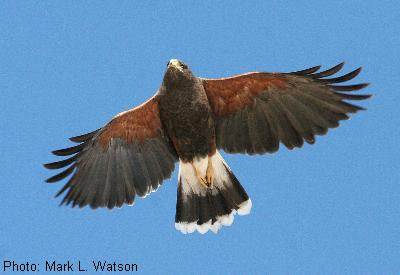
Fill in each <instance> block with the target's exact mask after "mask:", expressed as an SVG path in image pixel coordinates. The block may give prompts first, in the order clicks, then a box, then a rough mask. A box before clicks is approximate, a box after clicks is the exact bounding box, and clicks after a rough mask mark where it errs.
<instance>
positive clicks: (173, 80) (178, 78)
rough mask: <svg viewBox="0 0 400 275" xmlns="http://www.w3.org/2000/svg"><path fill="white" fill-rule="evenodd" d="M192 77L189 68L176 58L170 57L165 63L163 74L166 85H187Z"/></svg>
mask: <svg viewBox="0 0 400 275" xmlns="http://www.w3.org/2000/svg"><path fill="white" fill-rule="evenodd" d="M193 79H194V77H193V75H192V71H191V70H190V68H189V67H188V66H187V65H186V64H185V63H183V62H182V61H180V60H178V59H171V60H170V61H169V62H168V64H167V71H166V72H165V75H164V84H165V85H166V86H175V87H176V86H182V85H185V86H186V85H188V84H189V83H190V82H192V81H193Z"/></svg>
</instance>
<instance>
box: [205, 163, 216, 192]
mask: <svg viewBox="0 0 400 275" xmlns="http://www.w3.org/2000/svg"><path fill="white" fill-rule="evenodd" d="M206 179H207V185H208V187H210V188H212V187H213V184H214V167H213V165H212V162H211V158H208V164H207V171H206Z"/></svg>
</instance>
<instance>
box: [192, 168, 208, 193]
mask: <svg viewBox="0 0 400 275" xmlns="http://www.w3.org/2000/svg"><path fill="white" fill-rule="evenodd" d="M191 164H192V167H193V170H194V173H195V174H196V177H197V179H198V180H199V182H200V183H201V185H203V186H204V187H205V188H208V184H207V180H206V178H204V177H202V176H201V175H200V172H199V170H197V168H196V166H194V164H193V162H191Z"/></svg>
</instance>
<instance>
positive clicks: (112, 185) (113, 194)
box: [44, 95, 177, 208]
mask: <svg viewBox="0 0 400 275" xmlns="http://www.w3.org/2000/svg"><path fill="white" fill-rule="evenodd" d="M70 140H71V141H73V142H77V143H80V144H79V145H77V146H74V147H70V148H66V149H61V150H56V151H53V154H54V155H56V156H71V155H72V156H71V157H69V158H67V159H65V160H62V161H58V162H53V163H48V164H45V165H44V166H45V167H46V168H48V169H60V168H65V167H67V166H69V167H68V168H66V169H65V170H64V171H63V172H61V173H59V174H57V175H55V176H53V177H51V178H49V179H47V182H56V181H60V180H62V179H64V178H66V177H67V176H69V175H70V174H73V175H72V177H71V178H70V179H69V181H68V182H67V183H66V184H65V185H64V187H63V188H62V189H61V190H60V191H59V192H58V194H57V196H59V195H60V194H62V193H64V192H67V193H66V195H65V197H64V199H63V200H62V202H61V204H64V203H65V204H67V205H68V204H70V203H72V206H73V207H74V206H76V205H78V206H79V207H84V206H86V205H90V206H91V207H92V208H97V207H108V208H113V207H120V206H122V204H124V203H128V204H133V202H134V199H135V195H136V194H137V195H138V196H140V197H144V196H146V195H147V194H148V193H150V192H152V191H155V190H157V188H158V187H159V185H160V184H161V182H162V181H163V180H164V179H166V178H168V177H170V175H171V173H172V171H173V170H174V167H175V162H176V161H177V156H176V152H175V150H174V149H173V147H172V146H171V143H170V141H169V139H168V137H167V136H166V135H165V133H164V130H163V127H162V123H161V121H160V116H159V109H158V97H157V95H155V96H154V97H152V98H151V99H150V100H149V101H147V102H146V103H144V104H142V105H140V106H138V107H136V108H133V109H131V110H129V111H126V112H123V113H121V114H119V115H117V116H115V117H114V118H113V119H112V120H111V121H110V122H109V123H108V124H107V125H105V126H104V127H103V128H100V129H98V130H96V131H93V132H91V133H88V134H85V135H81V136H77V137H72V138H70Z"/></svg>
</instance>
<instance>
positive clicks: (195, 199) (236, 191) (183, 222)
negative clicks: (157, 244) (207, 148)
mask: <svg viewBox="0 0 400 275" xmlns="http://www.w3.org/2000/svg"><path fill="white" fill-rule="evenodd" d="M214 156H215V159H214V160H213V164H214V169H215V178H214V184H213V187H212V188H205V187H203V186H202V185H201V184H200V183H199V182H198V181H197V178H196V177H192V176H191V175H188V173H193V171H194V170H193V171H191V170H190V169H185V167H183V166H182V164H181V167H180V169H181V170H180V175H179V186H178V196H177V203H176V216H175V228H176V229H177V230H180V231H181V232H182V233H184V234H186V233H192V232H194V231H196V230H197V231H198V232H200V233H202V234H204V233H206V232H207V231H208V230H209V229H211V231H213V232H214V233H217V232H218V230H219V229H220V228H221V227H222V226H223V225H226V226H229V225H231V224H232V222H233V216H234V215H235V214H236V213H237V214H239V215H247V214H249V213H250V210H251V200H250V198H249V196H248V195H247V193H246V191H245V190H244V189H243V187H242V186H241V185H240V183H239V181H238V180H237V178H236V177H235V175H234V174H233V173H232V171H231V170H230V168H229V167H228V166H227V165H226V163H225V162H224V161H223V159H222V157H221V156H220V155H219V154H218V153H217V154H216V155H214ZM214 156H213V158H214Z"/></svg>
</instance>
